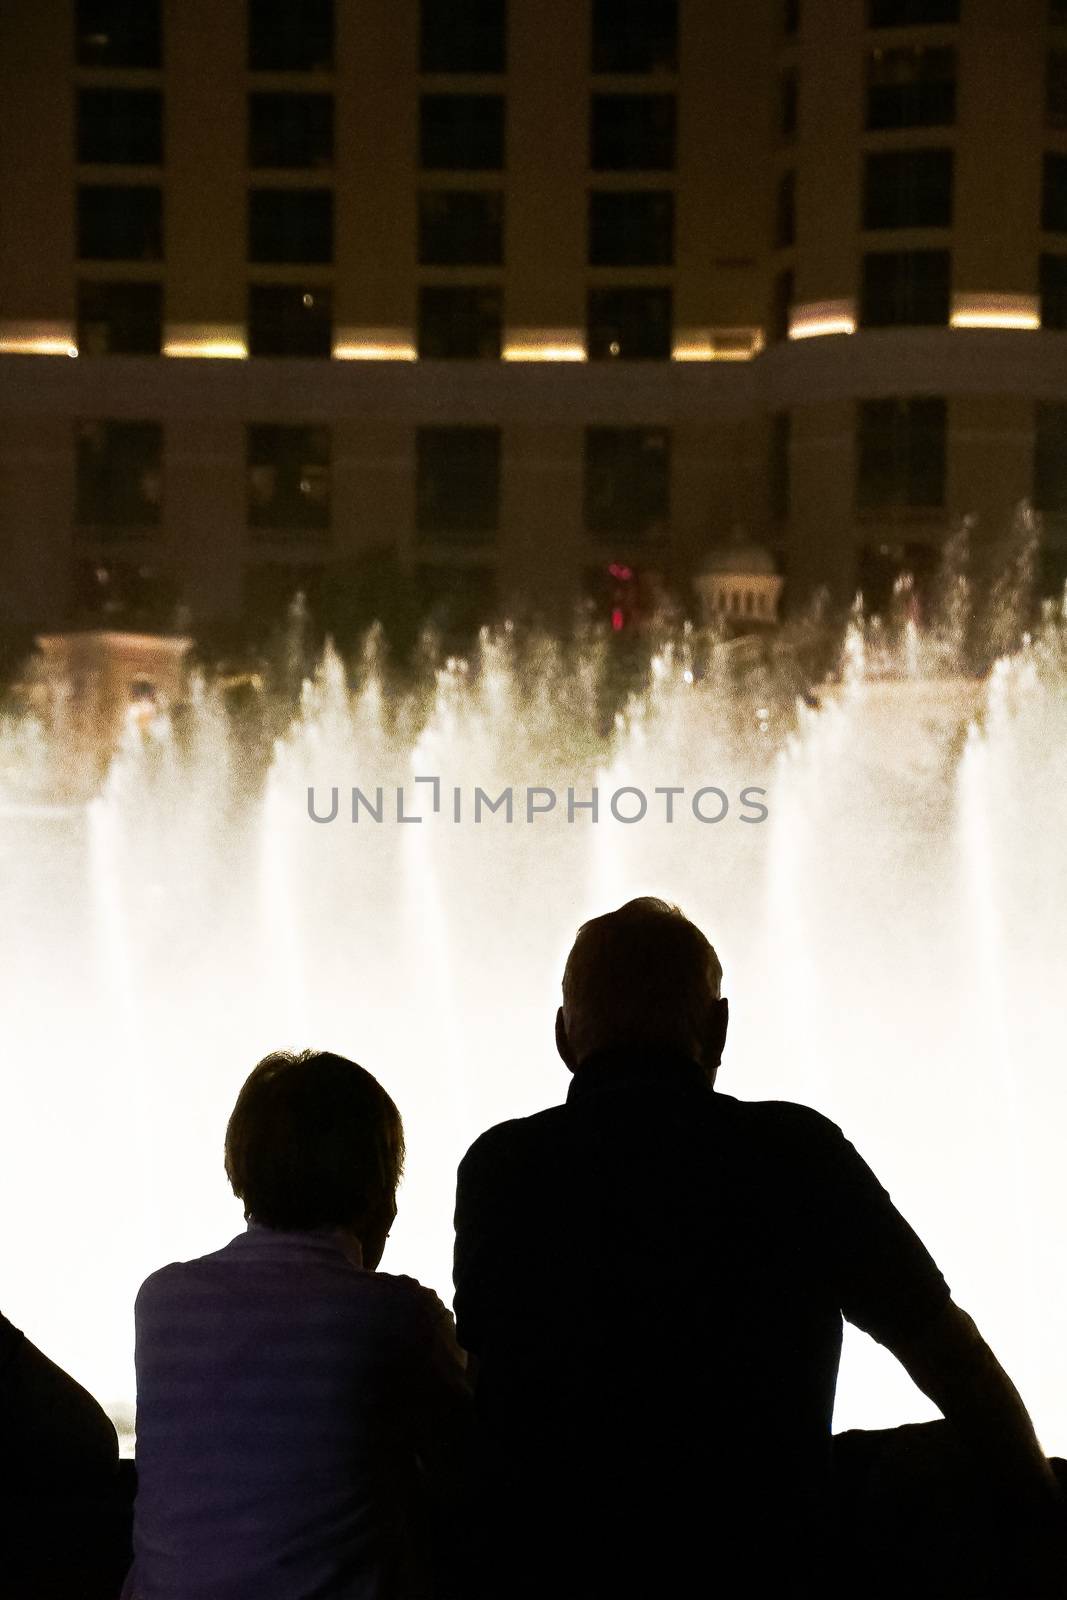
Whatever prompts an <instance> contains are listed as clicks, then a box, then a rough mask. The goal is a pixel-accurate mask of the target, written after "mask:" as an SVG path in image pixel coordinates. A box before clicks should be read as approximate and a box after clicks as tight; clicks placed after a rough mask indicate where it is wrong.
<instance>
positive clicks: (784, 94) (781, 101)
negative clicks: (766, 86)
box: [778, 67, 800, 139]
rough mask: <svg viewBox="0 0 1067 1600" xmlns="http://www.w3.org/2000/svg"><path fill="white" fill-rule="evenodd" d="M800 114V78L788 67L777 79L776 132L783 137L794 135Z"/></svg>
mask: <svg viewBox="0 0 1067 1600" xmlns="http://www.w3.org/2000/svg"><path fill="white" fill-rule="evenodd" d="M799 114H800V79H799V78H798V77H797V73H796V68H795V67H790V69H789V71H788V72H783V73H782V75H781V77H780V78H779V79H778V133H779V135H780V137H781V138H783V139H792V138H794V137H795V136H796V131H797V125H798V122H799Z"/></svg>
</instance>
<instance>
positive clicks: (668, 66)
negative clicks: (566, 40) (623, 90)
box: [592, 0, 678, 72]
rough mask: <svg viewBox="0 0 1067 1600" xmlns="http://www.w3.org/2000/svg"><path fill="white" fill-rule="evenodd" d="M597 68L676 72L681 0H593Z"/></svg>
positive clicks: (594, 55) (596, 70)
mask: <svg viewBox="0 0 1067 1600" xmlns="http://www.w3.org/2000/svg"><path fill="white" fill-rule="evenodd" d="M592 54H593V71H594V72H675V71H676V70H677V67H678V0H593V52H592Z"/></svg>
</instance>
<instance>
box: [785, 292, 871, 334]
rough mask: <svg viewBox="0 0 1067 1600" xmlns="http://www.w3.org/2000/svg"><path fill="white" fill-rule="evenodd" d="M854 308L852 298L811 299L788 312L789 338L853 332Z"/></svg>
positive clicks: (854, 322)
mask: <svg viewBox="0 0 1067 1600" xmlns="http://www.w3.org/2000/svg"><path fill="white" fill-rule="evenodd" d="M855 331H856V308H855V304H854V302H853V301H852V300H811V301H809V302H808V304H807V305H799V306H793V307H792V308H791V309H790V312H789V337H790V338H791V339H822V338H825V337H826V336H827V335H828V334H833V333H855Z"/></svg>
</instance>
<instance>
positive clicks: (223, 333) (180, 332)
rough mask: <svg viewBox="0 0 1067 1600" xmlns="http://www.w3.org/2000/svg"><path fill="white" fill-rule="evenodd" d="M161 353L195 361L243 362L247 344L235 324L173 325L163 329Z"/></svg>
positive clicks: (183, 323) (195, 323) (238, 326)
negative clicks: (164, 331) (164, 330)
mask: <svg viewBox="0 0 1067 1600" xmlns="http://www.w3.org/2000/svg"><path fill="white" fill-rule="evenodd" d="M163 354H164V355H165V356H176V357H178V358H179V359H183V358H184V359H191V360H199V361H243V360H244V359H245V358H246V357H247V355H248V345H247V344H246V343H245V338H244V330H243V329H242V328H241V326H240V324H239V323H226V324H208V323H200V322H177V323H173V324H171V325H170V326H168V328H167V330H166V333H165V335H164V338H163Z"/></svg>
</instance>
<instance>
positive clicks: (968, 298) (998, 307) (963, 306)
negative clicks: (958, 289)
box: [950, 294, 1041, 332]
mask: <svg viewBox="0 0 1067 1600" xmlns="http://www.w3.org/2000/svg"><path fill="white" fill-rule="evenodd" d="M950 321H951V323H952V326H953V327H954V328H1015V329H1019V330H1021V331H1026V332H1030V331H1033V330H1034V329H1035V328H1040V326H1041V310H1040V306H1039V302H1038V298H1037V296H1036V295H1033V294H957V295H954V296H953V301H952V316H951V318H950Z"/></svg>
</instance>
